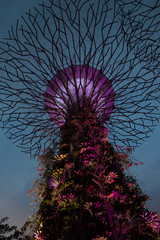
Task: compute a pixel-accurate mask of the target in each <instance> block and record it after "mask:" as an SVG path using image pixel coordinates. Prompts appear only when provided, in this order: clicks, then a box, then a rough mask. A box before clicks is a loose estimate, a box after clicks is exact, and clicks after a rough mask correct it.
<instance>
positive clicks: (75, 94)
mask: <svg viewBox="0 0 160 240" xmlns="http://www.w3.org/2000/svg"><path fill="white" fill-rule="evenodd" d="M114 101H115V93H114V90H113V88H112V86H111V83H110V82H109V80H108V79H107V78H106V76H104V75H103V73H102V71H100V70H97V69H95V68H92V67H89V66H84V65H83V66H71V67H68V68H65V69H63V70H61V71H59V72H58V73H57V74H56V75H55V76H54V78H53V79H52V80H51V81H50V83H49V85H48V87H47V90H46V98H45V106H46V108H47V112H48V114H49V116H50V118H51V119H52V120H53V121H54V122H55V123H56V124H57V125H58V126H62V125H63V124H64V123H65V119H66V114H67V111H68V109H69V108H70V107H71V106H73V105H74V104H76V105H77V106H81V105H82V103H83V104H85V103H86V102H87V103H89V104H90V106H92V108H93V109H94V110H95V112H96V116H97V117H98V118H99V119H100V120H102V119H105V120H106V119H109V117H110V115H111V113H112V110H113V108H114Z"/></svg>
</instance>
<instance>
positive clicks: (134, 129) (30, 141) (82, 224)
mask: <svg viewBox="0 0 160 240" xmlns="http://www.w3.org/2000/svg"><path fill="white" fill-rule="evenodd" d="M159 10H160V4H159V2H158V1H152V2H150V3H144V1H141V0H138V1H137V0H136V1H132V2H128V1H125V0H119V1H111V0H101V1H100V0H98V1H92V0H86V1H83V0H74V1H73V0H71V1H68V0H64V1H60V0H57V1H53V0H48V1H45V2H44V3H42V4H41V5H40V6H39V8H35V9H34V10H33V11H31V10H30V11H29V12H28V13H26V16H25V17H22V19H21V21H17V25H16V27H15V28H13V27H12V29H11V31H9V34H8V38H6V39H5V40H4V41H3V42H1V47H0V49H1V52H0V56H1V57H0V71H1V83H0V86H1V96H2V97H1V104H2V108H1V122H2V127H3V128H5V129H6V132H7V133H8V134H9V138H10V139H12V140H13V141H14V142H16V143H18V146H20V147H22V148H23V150H24V151H25V152H30V153H31V154H33V155H34V156H37V155H39V154H40V151H41V150H44V151H45V153H44V154H42V155H41V156H39V161H40V164H41V167H42V168H41V170H42V173H41V182H40V186H39V188H38V191H39V193H38V194H39V195H38V196H39V197H40V206H39V211H38V213H37V216H36V224H37V225H36V228H37V233H36V237H37V238H39V239H40V238H45V239H122V238H123V239H135V238H137V239H144V234H146V235H145V239H156V237H157V234H158V231H159V227H158V224H157V225H156V224H155V225H154V224H153V222H154V221H148V220H145V219H146V216H147V214H148V216H152V215H153V216H155V215H154V213H148V210H147V209H145V207H144V202H145V201H146V200H147V196H146V195H144V194H143V193H142V191H141V190H140V188H139V187H138V185H137V184H136V180H135V179H134V178H131V177H129V176H126V175H125V169H127V166H129V165H131V164H132V161H131V159H130V158H129V157H128V155H127V153H126V152H125V151H124V148H126V149H127V150H128V151H130V149H131V148H134V147H136V146H138V145H139V144H140V143H141V142H142V141H143V140H144V138H145V137H148V135H149V133H150V132H151V131H152V130H153V128H154V126H155V124H156V121H157V120H158V104H159V95H158V94H159V56H160V54H159V53H160V52H159V49H160V48H159V47H160V43H159V30H160V14H159ZM116 146H117V147H116ZM118 150H119V151H118ZM56 154H57V155H56ZM153 218H154V217H153ZM150 219H152V217H150ZM152 220H153V219H152ZM155 222H157V223H158V220H157V219H156V221H155ZM149 223H150V224H149ZM151 223H152V224H153V225H154V227H152V226H151ZM77 226H78V227H77ZM140 226H141V227H140ZM155 226H156V227H155ZM157 229H158V230H157ZM136 234H137V235H136Z"/></svg>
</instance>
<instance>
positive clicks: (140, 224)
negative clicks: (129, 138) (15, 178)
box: [34, 107, 159, 240]
mask: <svg viewBox="0 0 160 240" xmlns="http://www.w3.org/2000/svg"><path fill="white" fill-rule="evenodd" d="M61 132H62V138H61V145H60V150H59V153H58V155H54V154H53V150H52V149H49V150H48V151H47V152H46V153H43V154H42V155H41V156H40V158H39V161H40V165H41V166H40V168H39V169H38V170H39V171H41V173H40V175H41V177H40V180H39V182H38V181H37V182H36V185H35V186H38V187H37V195H38V197H39V199H40V206H39V209H38V211H37V213H36V218H35V219H36V220H35V222H34V224H35V225H34V227H35V238H36V239H57V240H58V239H59V240H60V239H61V240H71V239H76V240H81V239H84V240H85V239H86V240H90V239H97V240H98V239H101V240H102V239H134V240H135V239H137V240H138V239H146V240H147V239H148V240H151V239H157V237H158V231H159V225H158V224H159V219H158V217H157V218H152V220H151V215H152V216H153V215H154V213H153V212H152V213H149V211H148V210H147V209H146V208H145V201H146V200H147V199H148V196H146V195H145V194H143V193H142V191H141V189H140V188H139V186H138V184H137V183H136V180H135V179H134V178H133V177H131V176H130V175H129V174H127V170H128V168H129V167H130V166H131V165H132V163H133V162H132V160H131V159H130V158H129V156H128V154H127V153H121V154H120V153H119V152H118V151H116V150H114V148H113V147H112V146H111V144H110V143H109V141H108V138H107V130H106V128H104V127H103V126H102V125H101V123H100V122H98V120H97V119H96V117H95V114H94V113H93V112H92V111H89V109H88V108H87V107H86V108H84V109H83V110H82V109H81V110H80V109H79V110H78V112H77V113H76V112H73V113H72V114H71V115H70V117H68V119H67V121H66V123H65V124H64V126H63V127H62V128H61ZM117 148H118V146H117ZM147 214H148V215H147ZM154 223H155V224H154ZM153 225H154V227H153Z"/></svg>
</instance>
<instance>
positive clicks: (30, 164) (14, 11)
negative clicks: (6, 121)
mask: <svg viewBox="0 0 160 240" xmlns="http://www.w3.org/2000/svg"><path fill="white" fill-rule="evenodd" d="M145 1H146V2H151V0H150V1H148V0H145ZM38 3H41V0H0V40H2V38H3V37H5V36H7V31H8V30H9V29H10V26H11V25H15V24H16V20H17V19H18V18H20V17H21V15H24V14H25V12H26V11H27V10H28V9H29V8H32V7H33V6H36V5H38ZM0 136H1V137H0V153H1V154H0V192H1V194H0V219H1V218H3V217H6V216H8V217H9V218H10V221H9V222H10V224H11V225H17V226H18V227H22V226H23V224H24V222H25V221H26V220H27V218H28V215H29V214H31V210H30V202H31V199H30V198H29V197H28V196H27V192H28V191H29V190H30V189H31V188H32V183H33V180H34V179H35V174H36V173H37V171H36V164H37V163H36V159H30V156H29V155H27V154H24V153H23V152H21V149H19V148H17V147H16V145H14V144H12V142H11V141H9V140H8V139H7V135H4V132H3V131H2V130H0ZM150 136H151V137H150V138H148V139H147V140H145V142H144V143H143V144H142V145H141V146H140V147H139V148H137V149H136V150H135V151H134V153H133V157H134V158H136V160H137V161H139V162H144V165H138V166H135V167H132V169H131V170H132V172H133V173H134V175H137V178H138V182H139V184H140V186H141V187H142V189H143V190H144V191H146V193H147V194H148V195H149V196H150V198H151V200H150V201H148V207H149V209H150V210H153V211H158V212H159V213H160V124H158V125H157V127H155V130H154V132H153V133H150Z"/></svg>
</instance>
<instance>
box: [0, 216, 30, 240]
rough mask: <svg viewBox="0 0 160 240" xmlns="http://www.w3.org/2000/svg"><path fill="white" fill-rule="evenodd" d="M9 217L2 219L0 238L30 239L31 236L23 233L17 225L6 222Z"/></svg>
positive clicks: (6, 239) (8, 239)
mask: <svg viewBox="0 0 160 240" xmlns="http://www.w3.org/2000/svg"><path fill="white" fill-rule="evenodd" d="M8 219H9V218H8V217H5V218H2V219H1V220H0V239H2V240H15V239H19V240H25V239H26V240H27V239H28V240H29V237H27V236H25V235H23V233H22V232H20V231H19V230H17V227H16V226H12V227H10V226H9V224H8V223H5V222H6V221H7V220H8Z"/></svg>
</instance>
